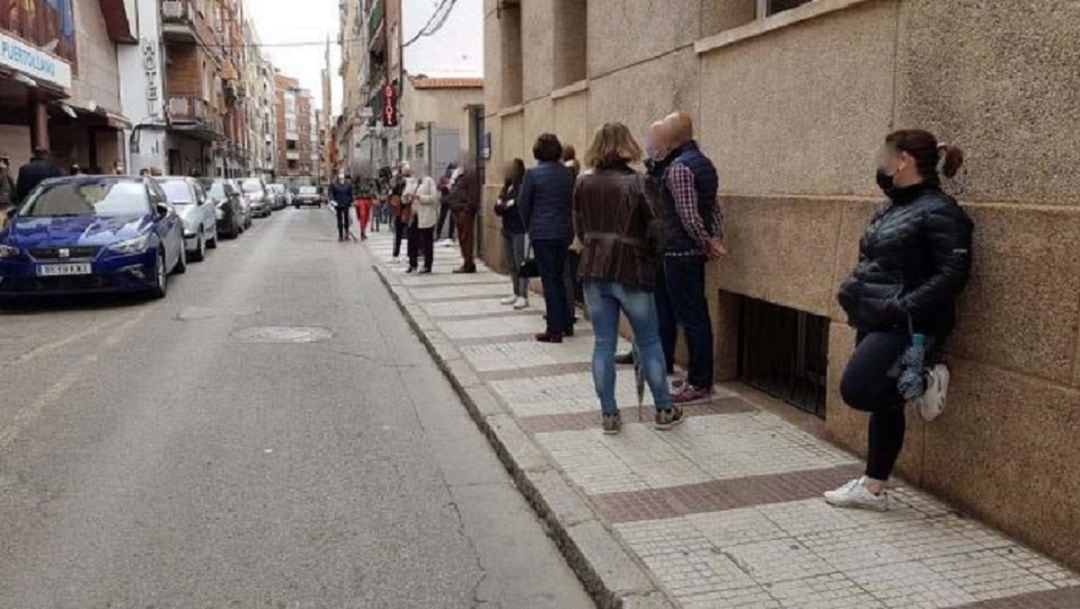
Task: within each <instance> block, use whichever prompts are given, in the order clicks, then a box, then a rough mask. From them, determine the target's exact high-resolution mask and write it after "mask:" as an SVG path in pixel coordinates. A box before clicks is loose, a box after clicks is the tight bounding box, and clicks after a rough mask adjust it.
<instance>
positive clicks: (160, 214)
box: [154, 201, 172, 218]
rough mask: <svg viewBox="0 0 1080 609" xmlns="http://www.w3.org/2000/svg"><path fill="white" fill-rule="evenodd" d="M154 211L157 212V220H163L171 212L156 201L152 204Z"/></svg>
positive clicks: (167, 207) (164, 205)
mask: <svg viewBox="0 0 1080 609" xmlns="http://www.w3.org/2000/svg"><path fill="white" fill-rule="evenodd" d="M154 209H155V210H156V211H157V215H158V217H159V218H164V217H166V216H168V215H169V212H170V211H172V210H171V209H170V208H169V206H168V205H166V204H165V203H162V202H161V201H158V202H157V203H155V204H154Z"/></svg>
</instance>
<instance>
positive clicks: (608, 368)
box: [585, 281, 671, 414]
mask: <svg viewBox="0 0 1080 609" xmlns="http://www.w3.org/2000/svg"><path fill="white" fill-rule="evenodd" d="M585 303H586V305H587V306H588V307H589V316H590V317H592V323H593V331H594V332H595V333H596V342H595V344H594V347H593V361H592V373H593V382H594V383H595V384H596V395H597V396H598V397H599V398H600V408H601V409H602V410H603V412H604V414H616V413H618V412H619V407H618V405H617V404H616V403H615V346H616V344H617V343H618V341H619V311H622V312H623V313H624V314H625V315H626V318H627V319H628V320H630V326H631V327H632V328H633V329H634V344H635V346H636V349H637V357H639V358H641V366H642V371H643V372H644V374H645V381H646V382H647V383H648V384H649V390H650V391H651V392H652V395H653V401H654V402H655V403H656V408H657V410H670V409H671V394H670V393H669V392H668V384H667V375H666V374H665V372H666V367H667V364H666V363H665V362H664V351H663V348H662V347H661V345H660V332H659V330H658V327H657V326H658V324H657V318H656V299H655V297H654V295H653V293H652V292H646V291H645V290H639V289H636V288H631V287H628V286H625V285H623V284H621V283H617V282H614V281H587V282H585Z"/></svg>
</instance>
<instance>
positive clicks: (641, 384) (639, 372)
mask: <svg viewBox="0 0 1080 609" xmlns="http://www.w3.org/2000/svg"><path fill="white" fill-rule="evenodd" d="M630 354H631V355H633V356H634V382H635V383H636V387H637V420H638V422H641V421H644V420H645V418H644V416H643V415H642V413H641V409H642V408H644V404H645V369H644V368H643V367H642V364H641V357H639V355H638V350H637V345H636V344H635V345H634V346H633V348H632V349H631V350H630Z"/></svg>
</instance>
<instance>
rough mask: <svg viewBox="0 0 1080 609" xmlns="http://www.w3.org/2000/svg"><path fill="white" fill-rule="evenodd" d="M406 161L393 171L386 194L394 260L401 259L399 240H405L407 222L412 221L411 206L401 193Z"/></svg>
mask: <svg viewBox="0 0 1080 609" xmlns="http://www.w3.org/2000/svg"><path fill="white" fill-rule="evenodd" d="M408 166H409V165H408V163H404V164H402V165H401V167H399V168H398V170H397V171H396V172H395V174H394V177H393V178H392V179H391V181H390V194H389V195H387V204H388V205H389V206H390V213H391V215H392V219H391V222H392V223H393V225H394V252H393V254H394V262H398V261H399V260H400V259H401V242H402V241H404V240H405V238H406V236H407V234H408V229H409V224H411V223H412V207H411V206H409V205H408V204H406V203H405V198H404V197H403V196H402V194H403V193H404V192H405V169H406V168H407V167H408Z"/></svg>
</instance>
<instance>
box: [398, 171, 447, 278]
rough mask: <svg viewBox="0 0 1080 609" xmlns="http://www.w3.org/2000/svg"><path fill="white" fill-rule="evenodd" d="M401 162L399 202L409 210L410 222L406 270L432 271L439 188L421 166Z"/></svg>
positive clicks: (408, 271) (422, 273)
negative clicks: (422, 260)
mask: <svg viewBox="0 0 1080 609" xmlns="http://www.w3.org/2000/svg"><path fill="white" fill-rule="evenodd" d="M413 171H414V170H413V168H412V167H411V166H410V165H404V166H402V168H401V173H402V175H403V176H405V188H404V190H403V191H402V195H401V197H402V203H403V204H404V205H408V206H409V207H410V209H412V211H413V213H412V221H411V222H410V223H409V236H408V240H409V252H408V253H409V268H408V270H407V271H406V272H407V273H419V274H421V275H426V274H429V273H431V270H432V265H433V264H434V263H435V260H434V259H435V223H436V222H438V219H439V210H438V204H439V190H438V188H437V187H436V185H435V180H433V179H431V176H429V175H427V174H426V172H425V168H424V166H423V165H419V166H417V168H416V175H413ZM421 255H423V257H424V268H422V269H421V268H420V256H421Z"/></svg>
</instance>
